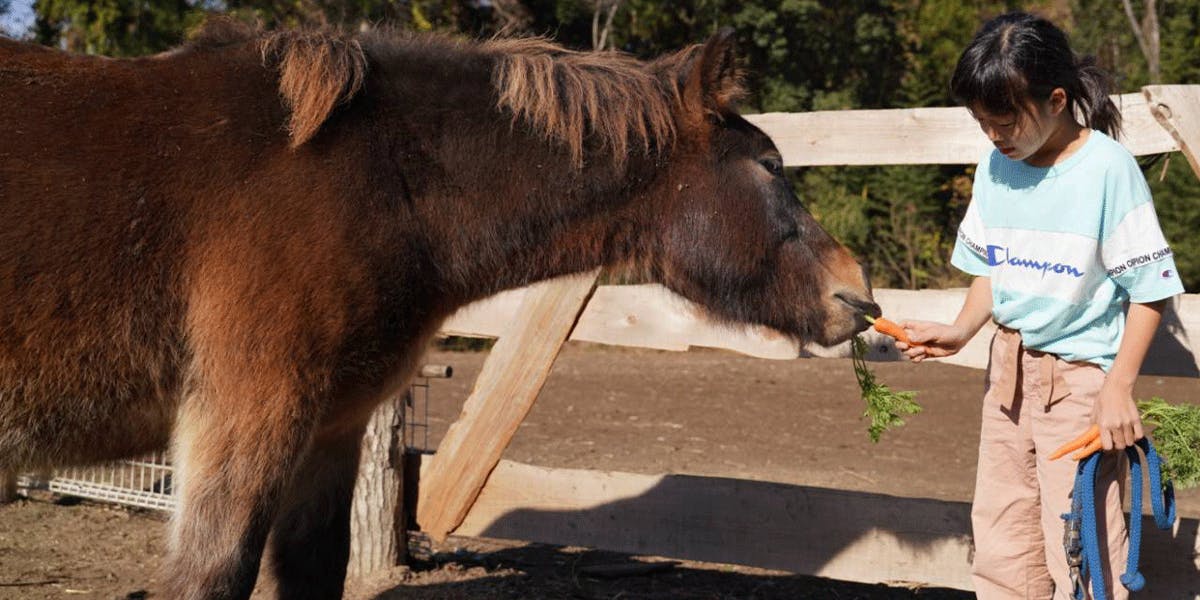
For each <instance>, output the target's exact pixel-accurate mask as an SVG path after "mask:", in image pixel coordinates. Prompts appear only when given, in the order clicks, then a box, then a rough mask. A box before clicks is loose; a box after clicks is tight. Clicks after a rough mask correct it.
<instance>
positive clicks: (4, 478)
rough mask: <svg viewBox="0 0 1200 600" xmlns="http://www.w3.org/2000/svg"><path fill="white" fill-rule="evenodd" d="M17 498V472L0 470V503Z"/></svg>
mask: <svg viewBox="0 0 1200 600" xmlns="http://www.w3.org/2000/svg"><path fill="white" fill-rule="evenodd" d="M16 499H17V474H16V473H10V472H8V471H0V504H7V503H9V502H14V501H16Z"/></svg>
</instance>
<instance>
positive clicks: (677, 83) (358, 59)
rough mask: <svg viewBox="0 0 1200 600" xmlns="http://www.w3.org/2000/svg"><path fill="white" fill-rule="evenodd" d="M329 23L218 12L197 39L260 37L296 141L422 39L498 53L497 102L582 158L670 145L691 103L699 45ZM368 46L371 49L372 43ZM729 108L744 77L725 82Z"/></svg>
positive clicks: (446, 48)
mask: <svg viewBox="0 0 1200 600" xmlns="http://www.w3.org/2000/svg"><path fill="white" fill-rule="evenodd" d="M360 38H362V36H357V37H356V36H351V35H348V34H343V33H338V32H334V31H328V30H320V31H279V32H263V31H260V30H258V29H256V28H253V27H250V26H247V25H245V24H242V23H239V22H237V21H233V20H231V19H223V18H218V19H210V20H209V22H208V23H206V24H205V26H204V27H203V28H202V29H201V30H200V31H199V32H198V33H197V34H196V35H195V36H193V38H192V41H191V43H190V44H189V46H190V47H191V48H194V49H204V48H215V47H221V46H228V45H233V44H238V43H244V42H249V41H251V40H257V42H258V44H259V48H260V50H261V52H262V56H263V61H264V64H266V65H268V66H271V67H274V68H278V69H279V71H280V92H281V94H282V95H283V97H284V100H285V101H286V102H287V104H288V106H289V108H290V109H291V111H292V117H291V122H290V123H289V130H290V131H291V134H292V145H293V146H298V145H300V144H303V143H304V142H305V141H306V140H308V139H309V138H311V137H312V136H313V135H314V134H315V133H316V131H317V129H318V128H319V127H320V126H321V123H323V122H324V121H325V119H326V118H327V117H328V115H329V113H330V111H332V110H333V108H334V107H336V106H337V105H338V104H341V103H345V102H348V101H349V100H350V99H351V98H352V97H353V96H354V95H355V94H356V93H357V92H358V91H359V90H360V89H361V88H362V85H363V82H364V80H365V77H366V71H367V54H369V53H371V52H372V50H374V49H379V50H380V51H384V52H388V53H393V52H395V53H397V54H400V55H402V54H403V52H404V49H405V48H407V47H412V46H420V47H424V48H426V49H428V47H429V46H431V45H432V46H435V47H436V49H437V51H439V52H445V53H447V54H449V53H482V54H483V55H484V56H486V57H487V58H489V59H490V60H492V61H494V65H493V67H492V85H493V87H494V88H495V91H496V98H497V108H498V109H499V110H500V111H501V112H503V113H507V114H510V115H511V117H512V120H513V122H514V123H516V122H523V123H524V124H525V125H526V126H528V127H529V128H530V129H531V130H532V131H533V132H534V133H535V134H537V135H541V136H542V137H544V138H545V139H547V140H550V141H553V142H556V143H559V144H562V145H563V146H565V148H566V150H567V152H568V154H569V155H570V157H571V161H572V164H574V165H575V166H576V167H579V166H582V165H583V163H584V154H585V151H586V150H588V149H589V148H595V149H597V150H599V151H600V152H601V153H602V154H604V155H606V156H608V157H611V158H612V159H613V161H614V162H615V163H617V164H620V163H623V162H624V161H625V159H626V158H627V157H628V155H629V153H630V152H631V151H632V150H633V149H637V150H640V151H642V152H647V153H649V152H654V151H663V150H665V149H667V148H669V147H671V145H672V144H673V143H674V140H675V137H676V134H677V132H676V127H677V122H678V121H677V119H678V117H679V115H680V111H682V110H683V105H682V104H683V102H682V97H683V87H684V79H685V78H686V77H687V75H688V73H689V71H690V70H691V69H692V67H693V66H694V65H695V63H696V61H697V60H698V57H699V55H700V49H701V47H700V46H693V47H691V48H688V49H686V50H683V51H680V52H678V53H675V54H672V55H668V56H665V57H663V58H660V59H658V60H656V61H653V62H649V63H647V62H642V61H639V60H637V59H636V58H634V57H632V56H630V55H628V54H624V53H620V52H577V51H572V50H568V49H566V48H563V47H562V46H560V45H558V44H554V43H552V42H550V41H547V40H545V39H543V38H522V39H493V40H489V41H483V42H460V41H456V40H452V39H449V38H444V37H439V36H427V37H425V38H423V39H422V38H418V37H415V36H412V35H406V34H404V33H399V32H378V31H377V32H372V33H369V34H367V37H365V38H362V39H361V41H360ZM364 48H366V50H364ZM719 94H720V95H721V97H719V98H717V103H718V105H719V106H720V107H721V108H722V109H724V108H726V107H727V106H729V105H732V103H733V102H734V101H735V100H736V99H737V97H739V96H740V95H741V94H742V89H741V87H740V86H737V85H735V86H733V87H732V88H730V89H726V90H722V91H719Z"/></svg>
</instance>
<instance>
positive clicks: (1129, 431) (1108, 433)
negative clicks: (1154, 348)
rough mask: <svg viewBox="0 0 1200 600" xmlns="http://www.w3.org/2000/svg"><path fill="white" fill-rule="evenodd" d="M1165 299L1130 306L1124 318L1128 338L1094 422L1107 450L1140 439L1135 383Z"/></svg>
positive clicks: (1103, 390)
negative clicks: (1134, 395)
mask: <svg viewBox="0 0 1200 600" xmlns="http://www.w3.org/2000/svg"><path fill="white" fill-rule="evenodd" d="M1166 302H1167V301H1166V300H1159V301H1158V302H1149V303H1146V304H1134V303H1131V304H1130V305H1129V313H1128V314H1127V315H1126V316H1125V335H1124V337H1122V338H1121V345H1120V347H1118V348H1117V357H1116V359H1115V360H1113V364H1112V368H1111V369H1109V371H1108V375H1107V376H1106V377H1105V378H1104V387H1102V388H1101V389H1100V398H1099V399H1098V400H1097V401H1096V411H1095V414H1094V415H1093V419H1094V420H1095V422H1096V424H1097V425H1099V426H1100V442H1101V443H1102V444H1103V446H1104V449H1105V450H1114V449H1115V450H1121V449H1123V448H1125V447H1126V446H1132V445H1133V443H1134V442H1135V441H1137V440H1138V439H1141V437H1142V435H1143V433H1142V418H1141V416H1140V415H1139V414H1138V409H1137V402H1135V401H1134V399H1133V384H1134V382H1136V381H1137V376H1138V372H1139V371H1141V370H1142V361H1143V360H1144V359H1145V358H1146V351H1147V350H1148V349H1149V348H1150V340H1152V339H1154V332H1155V331H1156V330H1158V324H1159V322H1160V321H1162V311H1163V308H1164V307H1165V306H1166Z"/></svg>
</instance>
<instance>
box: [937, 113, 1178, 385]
mask: <svg viewBox="0 0 1200 600" xmlns="http://www.w3.org/2000/svg"><path fill="white" fill-rule="evenodd" d="M950 262H951V264H953V265H954V266H956V267H958V268H959V269H962V270H963V271H966V272H967V273H970V274H971V275H977V276H984V277H990V278H991V284H992V317H993V318H994V319H995V320H996V322H997V323H999V324H1001V325H1003V326H1005V327H1009V328H1011V329H1016V330H1018V331H1020V332H1021V338H1022V340H1023V341H1024V343H1025V345H1026V346H1027V347H1029V348H1031V349H1034V350H1041V351H1043V352H1050V353H1053V354H1057V355H1059V356H1060V357H1062V358H1063V359H1065V360H1068V361H1086V362H1091V363H1095V364H1097V365H1100V367H1102V368H1103V369H1104V370H1105V371H1107V370H1108V369H1109V367H1111V366H1112V362H1113V358H1115V357H1116V354H1117V348H1118V346H1119V345H1120V342H1121V335H1122V333H1123V332H1124V330H1125V314H1124V311H1125V305H1126V303H1127V302H1154V301H1156V300H1162V299H1164V298H1169V297H1171V296H1174V295H1176V294H1180V293H1182V292H1183V284H1182V283H1181V282H1180V280H1179V274H1178V273H1177V272H1176V270H1175V260H1174V258H1172V256H1171V249H1170V248H1169V247H1168V246H1167V242H1166V240H1165V239H1164V238H1163V234H1162V230H1161V228H1160V227H1159V224H1158V217H1157V215H1155V213H1154V204H1153V202H1152V201H1151V198H1150V188H1149V187H1148V186H1147V185H1146V180H1145V178H1144V177H1143V176H1142V172H1141V170H1140V169H1139V168H1138V165H1137V162H1136V161H1135V160H1134V158H1133V156H1132V155H1131V154H1130V153H1129V151H1128V150H1126V149H1125V148H1124V147H1123V146H1121V145H1120V144H1119V143H1117V142H1116V141H1114V140H1113V139H1112V138H1110V137H1108V136H1107V135H1104V134H1103V133H1102V132H1099V131H1091V132H1090V135H1089V136H1088V139H1087V141H1086V142H1085V143H1084V145H1083V147H1082V148H1080V149H1079V150H1077V151H1076V152H1075V153H1074V154H1072V155H1071V156H1069V157H1067V160H1065V161H1063V162H1061V163H1059V164H1057V165H1054V166H1051V167H1033V166H1030V165H1028V164H1026V163H1025V162H1023V161H1014V160H1010V159H1008V158H1007V157H1005V156H1004V155H1003V154H1001V153H1000V152H999V151H996V150H993V151H991V152H990V153H989V154H988V155H987V156H985V157H984V159H983V160H982V161H981V162H980V163H979V167H978V169H977V170H976V172H975V185H974V192H973V196H972V198H971V204H970V205H969V206H968V207H967V214H966V216H965V217H964V218H963V222H962V224H961V225H959V228H958V241H957V243H956V244H955V246H954V254H953V255H952V256H951V259H950Z"/></svg>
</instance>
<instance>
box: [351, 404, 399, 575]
mask: <svg viewBox="0 0 1200 600" xmlns="http://www.w3.org/2000/svg"><path fill="white" fill-rule="evenodd" d="M410 393H411V391H405V392H404V394H401V396H400V397H398V398H396V399H394V400H389V401H387V402H384V403H383V404H382V405H381V406H380V407H379V408H378V409H376V410H375V414H373V415H372V416H371V421H370V422H369V423H368V424H367V431H366V433H365V434H364V435H363V439H362V458H361V459H360V460H359V467H358V480H357V482H356V483H355V486H354V502H353V504H352V506H351V509H350V539H351V542H350V563H349V565H348V568H347V575H349V576H350V577H356V578H357V577H363V576H364V575H367V574H369V573H372V572H375V571H381V570H385V569H389V568H391V567H394V566H396V565H400V564H404V562H405V561H406V560H407V558H408V534H407V526H406V525H407V523H405V519H404V514H405V513H404V506H403V504H404V502H403V499H404V439H403V435H404V434H403V432H404V402H405V399H406V398H407V397H408V395H409V394H410Z"/></svg>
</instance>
